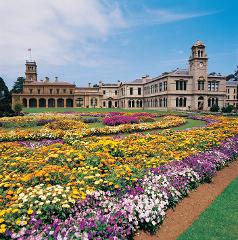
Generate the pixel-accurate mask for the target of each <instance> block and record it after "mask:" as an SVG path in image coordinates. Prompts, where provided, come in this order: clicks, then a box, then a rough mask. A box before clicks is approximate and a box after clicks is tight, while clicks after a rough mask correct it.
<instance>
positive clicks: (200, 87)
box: [198, 80, 204, 90]
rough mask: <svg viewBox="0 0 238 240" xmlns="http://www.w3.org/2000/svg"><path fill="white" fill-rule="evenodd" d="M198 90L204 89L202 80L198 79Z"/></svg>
mask: <svg viewBox="0 0 238 240" xmlns="http://www.w3.org/2000/svg"><path fill="white" fill-rule="evenodd" d="M198 90H204V81H201V80H198Z"/></svg>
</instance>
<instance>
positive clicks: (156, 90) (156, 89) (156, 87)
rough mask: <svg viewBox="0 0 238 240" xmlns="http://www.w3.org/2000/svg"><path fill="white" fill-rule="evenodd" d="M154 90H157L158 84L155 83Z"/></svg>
mask: <svg viewBox="0 0 238 240" xmlns="http://www.w3.org/2000/svg"><path fill="white" fill-rule="evenodd" d="M155 92H156V93H157V92H158V84H155Z"/></svg>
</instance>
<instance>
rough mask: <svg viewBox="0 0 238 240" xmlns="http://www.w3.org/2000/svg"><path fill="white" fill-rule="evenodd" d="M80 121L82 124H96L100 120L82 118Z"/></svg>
mask: <svg viewBox="0 0 238 240" xmlns="http://www.w3.org/2000/svg"><path fill="white" fill-rule="evenodd" d="M82 121H83V122H84V123H96V122H100V120H99V119H98V118H84V119H82Z"/></svg>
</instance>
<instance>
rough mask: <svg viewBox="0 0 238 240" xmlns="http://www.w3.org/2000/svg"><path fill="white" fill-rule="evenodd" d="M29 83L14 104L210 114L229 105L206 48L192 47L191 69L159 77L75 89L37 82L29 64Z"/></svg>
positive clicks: (223, 83)
mask: <svg viewBox="0 0 238 240" xmlns="http://www.w3.org/2000/svg"><path fill="white" fill-rule="evenodd" d="M25 75H26V81H25V83H24V86H23V92H22V93H21V94H13V105H14V104H16V102H20V103H22V104H23V105H24V107H46V108H47V107H82V108H87V107H90V108H125V109H158V110H159V109H160V110H200V111H207V110H209V109H210V107H211V106H212V105H214V104H218V105H219V107H220V108H221V107H223V106H225V105H226V100H227V96H226V94H227V90H226V88H227V86H226V79H225V76H221V75H209V74H208V58H207V54H206V48H205V45H204V44H203V43H202V42H201V41H197V42H196V43H195V44H194V45H193V46H192V48H191V56H190V58H189V69H176V70H174V71H171V72H165V73H163V74H161V75H160V76H158V77H154V78H150V77H149V76H148V75H147V76H143V77H142V78H140V79H136V80H134V81H132V82H127V83H126V82H121V81H118V82H117V83H115V84H105V83H103V82H99V85H97V86H93V87H92V86H90V85H89V86H88V87H76V86H75V85H73V84H70V83H67V82H62V81H59V80H58V78H56V79H55V80H54V81H50V80H49V79H48V78H46V79H45V80H44V81H43V80H41V81H38V80H37V65H36V63H35V62H29V61H27V62H26V72H25Z"/></svg>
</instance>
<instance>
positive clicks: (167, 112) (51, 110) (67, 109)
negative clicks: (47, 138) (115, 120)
mask: <svg viewBox="0 0 238 240" xmlns="http://www.w3.org/2000/svg"><path fill="white" fill-rule="evenodd" d="M68 111H74V112H151V113H159V114H181V113H185V112H179V111H171V112H169V111H158V110H147V109H146V110H143V109H121V108H23V112H26V113H40V112H68Z"/></svg>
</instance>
